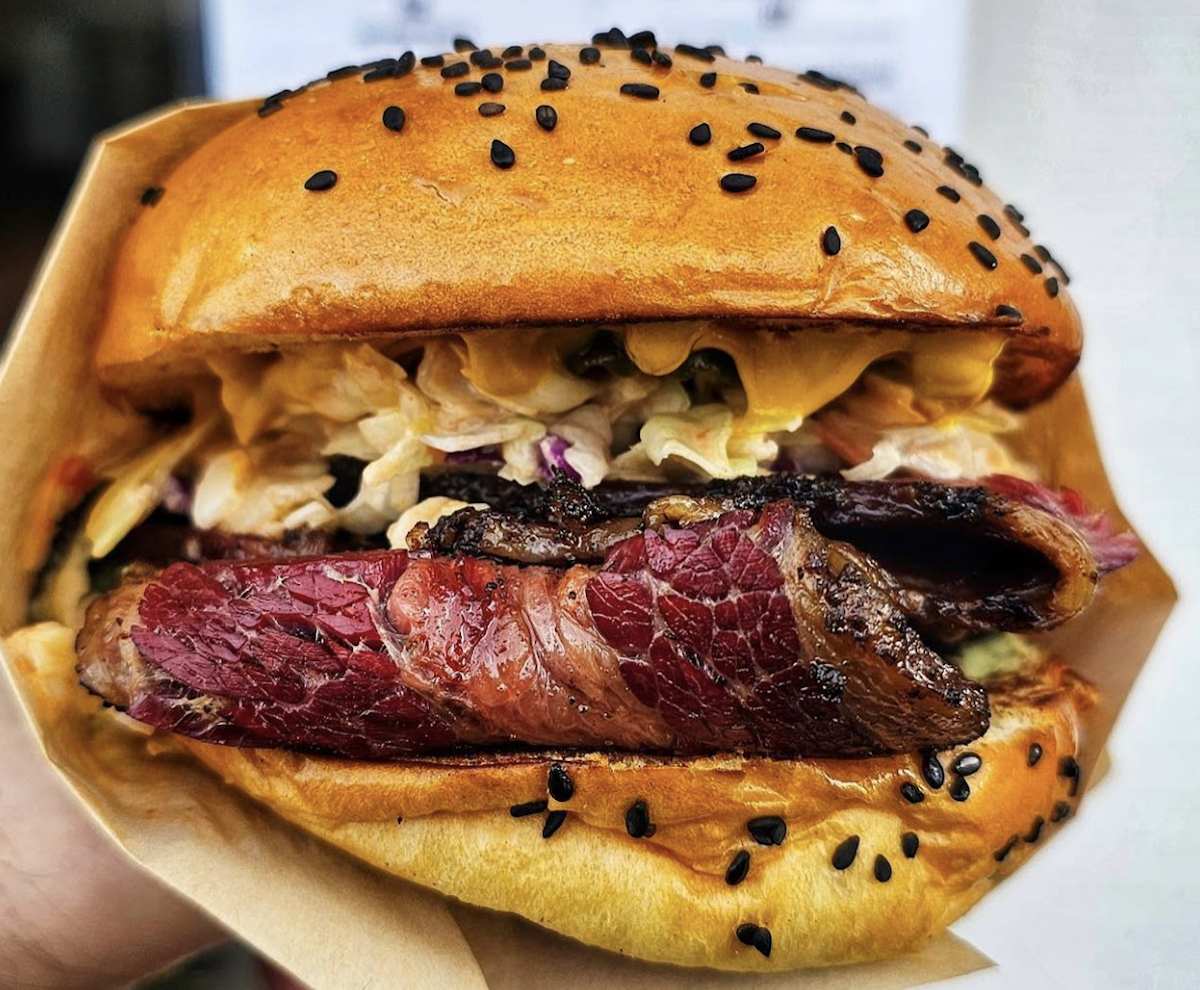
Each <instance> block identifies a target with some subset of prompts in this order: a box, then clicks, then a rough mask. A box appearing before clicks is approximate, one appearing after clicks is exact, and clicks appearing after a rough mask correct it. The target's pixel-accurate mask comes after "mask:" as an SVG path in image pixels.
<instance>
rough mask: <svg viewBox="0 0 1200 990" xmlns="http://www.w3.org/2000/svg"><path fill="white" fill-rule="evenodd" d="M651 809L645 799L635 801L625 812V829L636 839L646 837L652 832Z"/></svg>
mask: <svg viewBox="0 0 1200 990" xmlns="http://www.w3.org/2000/svg"><path fill="white" fill-rule="evenodd" d="M650 827H651V826H650V810H649V809H648V808H647V807H646V802H645V801H634V802H633V804H631V805H630V806H629V810H628V811H626V812H625V831H626V832H628V833H629V834H630V835H631V836H633V838H635V839H644V838H646V836H648V835H649V834H650Z"/></svg>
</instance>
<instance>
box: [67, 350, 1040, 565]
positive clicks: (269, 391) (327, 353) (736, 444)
mask: <svg viewBox="0 0 1200 990" xmlns="http://www.w3.org/2000/svg"><path fill="white" fill-rule="evenodd" d="M406 353H408V354H410V355H411V356H410V358H408V359H406V362H405V363H406V364H407V366H408V367H409V368H412V369H414V370H413V371H412V373H411V375H410V373H409V372H408V371H406V370H405V364H401V363H400V362H398V361H396V360H393V359H392V358H391V357H389V356H387V355H386V354H384V353H381V352H380V351H379V350H378V349H376V348H375V347H374V346H372V345H370V344H366V343H356V342H339V343H329V344H316V345H308V346H306V347H304V348H301V349H297V350H294V351H284V352H280V353H277V354H271V355H250V356H245V355H240V356H239V355H227V356H221V357H214V358H212V359H211V360H210V365H211V368H212V370H213V372H214V374H215V375H216V376H217V378H218V380H219V382H220V403H221V407H222V408H221V409H219V410H217V413H216V414H215V415H214V416H211V417H209V418H208V419H205V420H201V419H200V418H198V419H197V424H196V425H195V426H193V427H189V428H188V429H186V430H184V431H182V432H181V433H180V434H178V435H177V436H175V437H171V438H168V439H167V440H165V441H161V442H160V443H158V444H156V445H154V446H153V447H151V448H150V449H149V450H147V451H146V453H145V454H143V455H141V456H140V457H139V458H137V459H135V460H134V461H131V462H130V463H129V464H127V465H124V466H123V467H122V468H120V469H119V470H118V471H117V472H115V477H114V480H113V482H112V484H111V485H110V486H109V488H108V489H107V490H106V491H105V493H104V494H103V495H102V496H101V498H100V500H99V501H98V502H97V504H96V507H95V509H94V510H93V512H92V515H91V517H90V518H89V520H88V536H89V537H90V538H91V539H92V543H93V553H94V554H96V555H102V554H103V553H106V552H107V551H108V550H109V549H111V547H113V546H115V544H116V543H117V542H118V541H119V540H120V539H121V538H122V537H123V536H124V535H125V534H126V533H127V532H128V531H129V530H130V529H131V528H132V527H133V526H135V525H137V523H138V522H140V521H141V520H142V519H144V518H145V516H146V515H147V514H149V512H150V511H152V510H153V508H154V506H155V505H157V504H159V503H160V501H161V500H162V498H163V496H164V491H165V487H166V486H167V485H168V483H169V481H170V479H171V476H172V473H173V472H175V471H176V470H178V469H182V470H184V471H185V472H190V473H191V475H192V476H193V477H194V492H193V497H192V499H191V515H192V519H193V521H194V522H195V524H196V525H197V526H202V527H215V528H219V529H224V530H230V531H241V532H247V533H253V534H257V535H261V536H267V537H277V536H279V535H281V534H282V533H283V532H284V531H286V530H288V529H293V528H297V527H311V528H319V529H335V528H336V529H346V530H349V531H351V532H355V533H361V534H371V533H379V532H383V531H385V530H386V531H387V532H388V534H389V539H390V540H391V542H392V543H393V544H394V545H402V544H403V538H404V536H406V535H407V532H408V530H409V529H410V528H411V526H413V525H415V524H416V523H417V522H419V521H430V519H432V518H436V516H430V513H432V512H434V511H435V509H436V510H437V511H442V510H443V509H444V510H445V511H452V510H451V509H450V508H447V507H446V506H442V507H441V508H440V509H439V508H438V507H437V505H436V504H429V500H426V501H425V502H421V503H419V504H418V498H419V492H420V474H421V471H422V469H423V468H426V467H429V466H431V465H434V464H438V463H442V462H450V463H457V462H459V461H471V462H480V463H484V462H487V463H490V464H494V465H495V469H496V470H497V471H498V473H499V475H500V476H501V477H503V478H506V479H510V480H513V481H517V482H520V483H522V484H529V483H533V482H537V481H543V480H546V479H548V478H550V477H552V476H553V475H554V474H555V473H562V474H565V475H566V476H568V477H571V478H575V479H577V480H579V481H580V482H581V483H582V484H583V485H584V486H586V487H589V488H590V487H594V486H595V485H598V484H600V483H601V482H602V481H603V480H604V479H605V478H614V479H625V480H642V481H664V480H668V479H673V478H685V479H686V478H702V479H707V478H734V477H738V476H742V475H754V474H762V473H765V472H767V471H770V470H803V471H813V470H829V469H835V468H836V467H837V466H838V465H839V464H845V463H847V462H851V463H853V461H854V460H857V459H859V458H862V457H865V456H866V454H867V451H868V450H870V456H869V457H867V459H866V460H865V461H864V462H863V463H861V464H858V465H856V466H854V467H851V468H849V469H848V470H846V471H845V472H844V474H845V476H846V477H847V478H850V479H856V480H857V479H869V478H884V477H887V476H888V475H890V474H892V473H894V472H897V471H908V472H916V473H919V474H922V475H926V476H929V477H933V478H940V479H946V480H949V479H957V478H967V477H979V476H982V475H986V474H990V473H998V472H1003V473H1007V474H1015V475H1017V476H1019V477H1030V476H1031V471H1030V470H1029V469H1028V467H1027V466H1026V465H1022V464H1021V463H1020V462H1018V461H1016V460H1015V459H1014V458H1013V457H1012V456H1011V455H1010V454H1009V453H1008V451H1007V450H1006V449H1005V447H1004V445H1003V443H1002V440H1001V439H1000V434H1002V433H1004V432H1006V431H1007V430H1009V429H1011V428H1012V426H1013V423H1014V420H1013V418H1012V417H1011V416H1009V415H1008V414H1007V413H1002V412H1001V411H1000V410H998V409H996V408H995V407H990V406H988V405H986V404H985V405H984V406H982V407H980V408H979V409H977V410H974V411H972V412H971V413H968V414H966V415H963V416H960V417H958V418H957V419H953V420H950V419H946V420H942V421H939V422H936V423H933V424H929V423H925V422H918V420H920V419H921V414H920V412H919V410H917V409H916V406H915V404H914V401H913V397H912V395H911V394H910V393H911V388H909V387H907V386H905V385H903V384H897V383H895V382H891V381H890V380H886V379H883V378H880V377H879V376H878V375H868V376H865V378H864V380H863V383H862V384H861V386H860V387H858V388H857V389H856V391H855V392H854V393H853V395H848V396H847V397H846V399H845V401H844V403H843V405H842V407H841V408H840V411H839V412H838V413H837V416H839V417H840V423H841V424H842V431H843V435H844V437H845V439H846V441H847V444H846V445H843V447H842V448H841V449H839V448H838V447H836V446H833V447H831V444H832V443H833V441H832V440H831V437H834V438H835V433H836V429H837V424H836V423H835V418H834V417H833V416H832V415H830V416H829V417H828V418H823V417H825V414H821V415H818V416H816V417H814V418H813V419H812V420H811V421H809V422H807V423H803V424H799V423H789V424H787V425H788V426H789V427H794V429H789V430H784V431H775V432H759V431H757V430H752V429H750V428H749V427H748V422H747V420H746V416H745V414H746V407H745V395H744V393H743V391H742V390H741V389H740V388H737V387H734V386H729V387H726V388H723V389H722V390H720V391H719V392H714V393H712V400H711V401H706V402H704V403H703V404H700V405H693V399H692V395H693V394H694V393H692V392H689V390H688V389H687V388H686V387H685V386H684V384H683V383H682V382H681V381H679V380H677V379H674V378H670V377H661V378H656V377H653V376H651V375H647V374H644V373H642V372H632V373H629V374H612V375H591V376H584V377H580V376H576V375H573V374H572V373H570V372H569V371H568V370H567V369H566V368H565V367H563V366H562V365H559V364H556V363H553V362H552V363H550V364H549V365H548V369H549V370H547V371H546V373H545V374H543V376H542V378H541V379H540V381H539V382H538V384H537V386H536V387H535V388H534V389H533V390H531V391H530V392H528V393H527V394H524V395H522V396H520V397H519V398H518V399H513V398H512V397H511V396H491V395H488V394H486V393H485V392H484V391H483V390H481V388H480V387H478V385H477V384H475V383H473V382H472V380H471V376H470V374H469V372H470V370H471V369H469V368H468V367H467V359H468V353H467V349H466V347H465V345H464V344H463V343H462V341H461V339H459V338H457V337H444V338H431V339H429V340H426V341H422V342H421V347H420V351H419V353H418V352H417V351H416V350H415V349H414V350H413V351H410V352H406ZM475 370H476V371H477V372H479V371H481V369H475ZM478 377H480V378H481V380H482V379H483V378H486V376H484V375H479V376H478ZM876 379H879V380H876ZM897 423H901V424H904V425H895V424H897ZM878 424H882V425H878ZM214 426H217V427H219V428H220V429H221V430H223V434H222V433H218V430H217V429H214ZM849 441H853V444H850V443H849ZM847 451H849V453H846V452H847ZM838 454H841V456H842V457H844V458H845V459H842V460H838V459H837V455H838ZM334 456H342V457H350V458H355V459H357V460H359V461H362V462H363V470H362V474H361V480H360V482H359V488H358V491H357V492H356V493H355V494H354V496H353V498H351V500H350V501H349V503H348V504H345V505H338V506H335V505H333V504H332V503H331V502H330V501H329V498H328V494H329V492H330V489H331V487H332V486H333V484H334V476H333V474H332V473H331V471H330V470H329V460H328V459H329V458H331V457H334Z"/></svg>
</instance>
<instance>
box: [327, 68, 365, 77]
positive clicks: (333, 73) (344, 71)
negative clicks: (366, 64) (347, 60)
mask: <svg viewBox="0 0 1200 990" xmlns="http://www.w3.org/2000/svg"><path fill="white" fill-rule="evenodd" d="M361 69H362V66H358V65H343V66H342V67H341V68H340V69H330V70H329V71H328V72H326V73H325V78H326V79H329V80H334V79H345V78H346V77H347V76H354V75H357V74H358V73H359V72H360V71H361Z"/></svg>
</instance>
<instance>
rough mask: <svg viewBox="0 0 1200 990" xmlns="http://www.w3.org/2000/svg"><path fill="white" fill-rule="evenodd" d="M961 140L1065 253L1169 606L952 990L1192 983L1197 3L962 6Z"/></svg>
mask: <svg viewBox="0 0 1200 990" xmlns="http://www.w3.org/2000/svg"><path fill="white" fill-rule="evenodd" d="M967 64H968V67H969V72H968V76H967V92H966V95H965V100H964V103H965V109H966V113H965V117H964V121H963V138H962V148H960V149H959V150H960V151H962V152H963V154H965V155H967V156H968V157H969V158H970V160H972V161H978V162H981V163H982V164H981V166H980V167H981V168H982V170H983V173H984V176H985V178H986V179H987V181H988V182H989V183H990V184H991V185H993V186H994V188H996V189H997V190H999V191H1000V193H1001V195H1002V196H1005V197H1011V199H1012V201H1013V202H1015V203H1017V205H1018V206H1020V207H1021V209H1023V210H1024V211H1025V212H1026V214H1027V216H1028V217H1029V218H1030V219H1031V225H1032V227H1033V231H1034V234H1035V236H1037V237H1039V238H1044V239H1045V241H1046V243H1047V244H1048V245H1049V246H1050V248H1051V250H1053V251H1054V253H1055V254H1056V256H1060V257H1061V258H1062V259H1063V261H1064V263H1065V264H1066V266H1067V269H1068V271H1069V272H1070V273H1071V276H1072V278H1073V279H1074V281H1073V282H1072V284H1071V288H1070V291H1071V293H1072V294H1073V296H1074V298H1075V300H1076V302H1077V303H1078V304H1079V307H1080V309H1081V310H1082V312H1083V317H1084V325H1085V327H1086V343H1085V349H1084V350H1085V356H1084V361H1083V374H1084V379H1085V382H1086V384H1087V386H1088V391H1089V395H1090V399H1091V404H1092V411H1093V416H1094V419H1095V420H1096V423H1097V427H1098V429H1099V433H1100V438H1101V442H1102V445H1103V448H1104V452H1105V455H1106V462H1107V464H1108V467H1109V472H1110V475H1111V476H1112V477H1113V480H1114V482H1115V484H1116V488H1117V492H1118V495H1119V496H1120V498H1121V501H1122V504H1123V506H1124V508H1125V510H1126V511H1127V512H1128V513H1129V514H1130V515H1131V516H1132V518H1133V519H1134V521H1135V522H1136V524H1137V525H1138V527H1139V529H1140V530H1141V531H1142V533H1143V535H1144V536H1145V537H1146V539H1147V540H1148V541H1149V542H1150V543H1151V545H1152V546H1153V548H1154V550H1155V552H1156V553H1157V554H1158V555H1159V556H1160V559H1162V560H1163V562H1164V563H1165V564H1166V566H1167V568H1168V570H1170V571H1171V572H1172V573H1173V575H1174V577H1175V578H1176V580H1177V582H1178V583H1179V584H1180V590H1181V592H1182V593H1183V595H1184V601H1183V610H1182V611H1181V612H1177V613H1176V615H1175V617H1174V619H1173V621H1172V624H1171V625H1170V626H1169V627H1168V633H1167V636H1166V637H1165V638H1164V640H1163V641H1162V642H1161V643H1160V645H1159V649H1158V651H1157V653H1156V655H1155V657H1154V658H1152V660H1151V662H1150V664H1149V666H1148V667H1147V669H1146V672H1145V673H1144V674H1143V677H1142V680H1141V681H1140V682H1139V684H1138V686H1137V688H1136V689H1135V691H1134V694H1133V695H1132V697H1131V699H1130V702H1129V704H1128V705H1127V707H1126V710H1125V712H1124V713H1123V714H1122V720H1121V722H1120V723H1119V724H1118V726H1117V730H1116V732H1115V734H1114V736H1113V740H1112V744H1111V750H1112V756H1113V759H1114V769H1113V772H1112V774H1111V775H1110V777H1109V778H1108V779H1107V780H1106V781H1105V782H1104V784H1103V785H1102V786H1101V787H1099V788H1098V789H1097V790H1096V792H1095V793H1094V794H1093V795H1091V797H1090V798H1089V800H1088V801H1087V802H1086V804H1085V805H1084V807H1083V811H1082V814H1081V815H1080V817H1079V819H1078V820H1077V821H1075V822H1074V823H1073V824H1072V825H1071V826H1070V828H1069V830H1067V832H1066V834H1065V835H1064V837H1063V841H1061V842H1055V843H1053V844H1051V846H1050V847H1049V848H1047V849H1046V850H1044V851H1043V853H1042V854H1041V855H1040V856H1039V858H1038V859H1037V860H1036V861H1035V862H1034V863H1032V864H1031V865H1030V868H1029V869H1027V870H1024V871H1022V873H1020V874H1018V875H1017V876H1016V877H1015V878H1014V879H1013V880H1012V882H1011V883H1009V884H1006V885H1005V886H1004V887H1002V888H1001V889H1000V890H999V891H997V892H996V893H995V894H994V895H993V896H992V897H990V898H989V899H988V900H986V901H985V902H984V903H983V904H982V905H981V906H980V908H979V909H977V911H976V912H975V913H973V914H971V915H970V916H969V917H968V919H967V920H966V921H965V922H964V923H963V924H961V925H959V926H957V929H956V930H958V931H959V932H960V933H961V934H963V935H965V936H966V937H968V938H969V939H970V940H971V941H973V942H974V943H975V944H976V945H978V946H979V947H980V948H982V949H983V950H984V951H985V952H987V953H989V954H990V955H992V956H993V957H994V958H996V959H997V960H999V961H1000V962H1001V963H1002V964H1003V968H1002V969H1001V971H1000V972H995V973H988V974H985V975H984V976H982V977H980V978H978V979H972V980H969V981H968V980H964V981H961V984H960V983H956V984H955V985H956V986H958V985H962V986H970V987H971V988H986V987H1001V986H1003V987H1030V986H1047V987H1080V988H1088V990H1094V988H1107V987H1130V988H1141V987H1163V988H1167V987H1171V988H1174V987H1179V988H1183V987H1197V986H1200V946H1198V939H1200V894H1198V893H1197V890H1198V888H1200V867H1198V865H1197V864H1198V863H1200V849H1198V848H1197V837H1198V835H1200V824H1198V823H1200V785H1198V784H1197V782H1196V778H1195V777H1194V776H1193V774H1194V772H1195V771H1194V770H1192V769H1191V768H1190V758H1191V757H1192V756H1193V755H1194V754H1195V753H1196V752H1197V746H1198V744H1200V731H1198V728H1197V726H1198V725H1200V717H1198V715H1197V712H1196V701H1195V699H1196V697H1197V695H1198V694H1200V616H1198V614H1197V611H1196V609H1195V608H1194V607H1193V605H1192V604H1191V603H1189V601H1188V597H1189V596H1190V597H1191V598H1192V599H1195V598H1196V597H1200V467H1198V464H1200V399H1198V395H1200V302H1198V301H1197V298H1196V290H1197V289H1200V278H1198V277H1197V267H1198V266H1200V239H1198V238H1200V229H1198V228H1200V3H1197V2H1196V0H1141V2H1137V0H1124V2H1121V0H1094V2H1086V0H1054V2H1047V0H1004V2H1002V3H1001V2H986V0H985V2H980V3H978V4H977V5H976V8H975V24H974V32H973V43H972V48H971V53H970V55H969V57H968V59H967Z"/></svg>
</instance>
